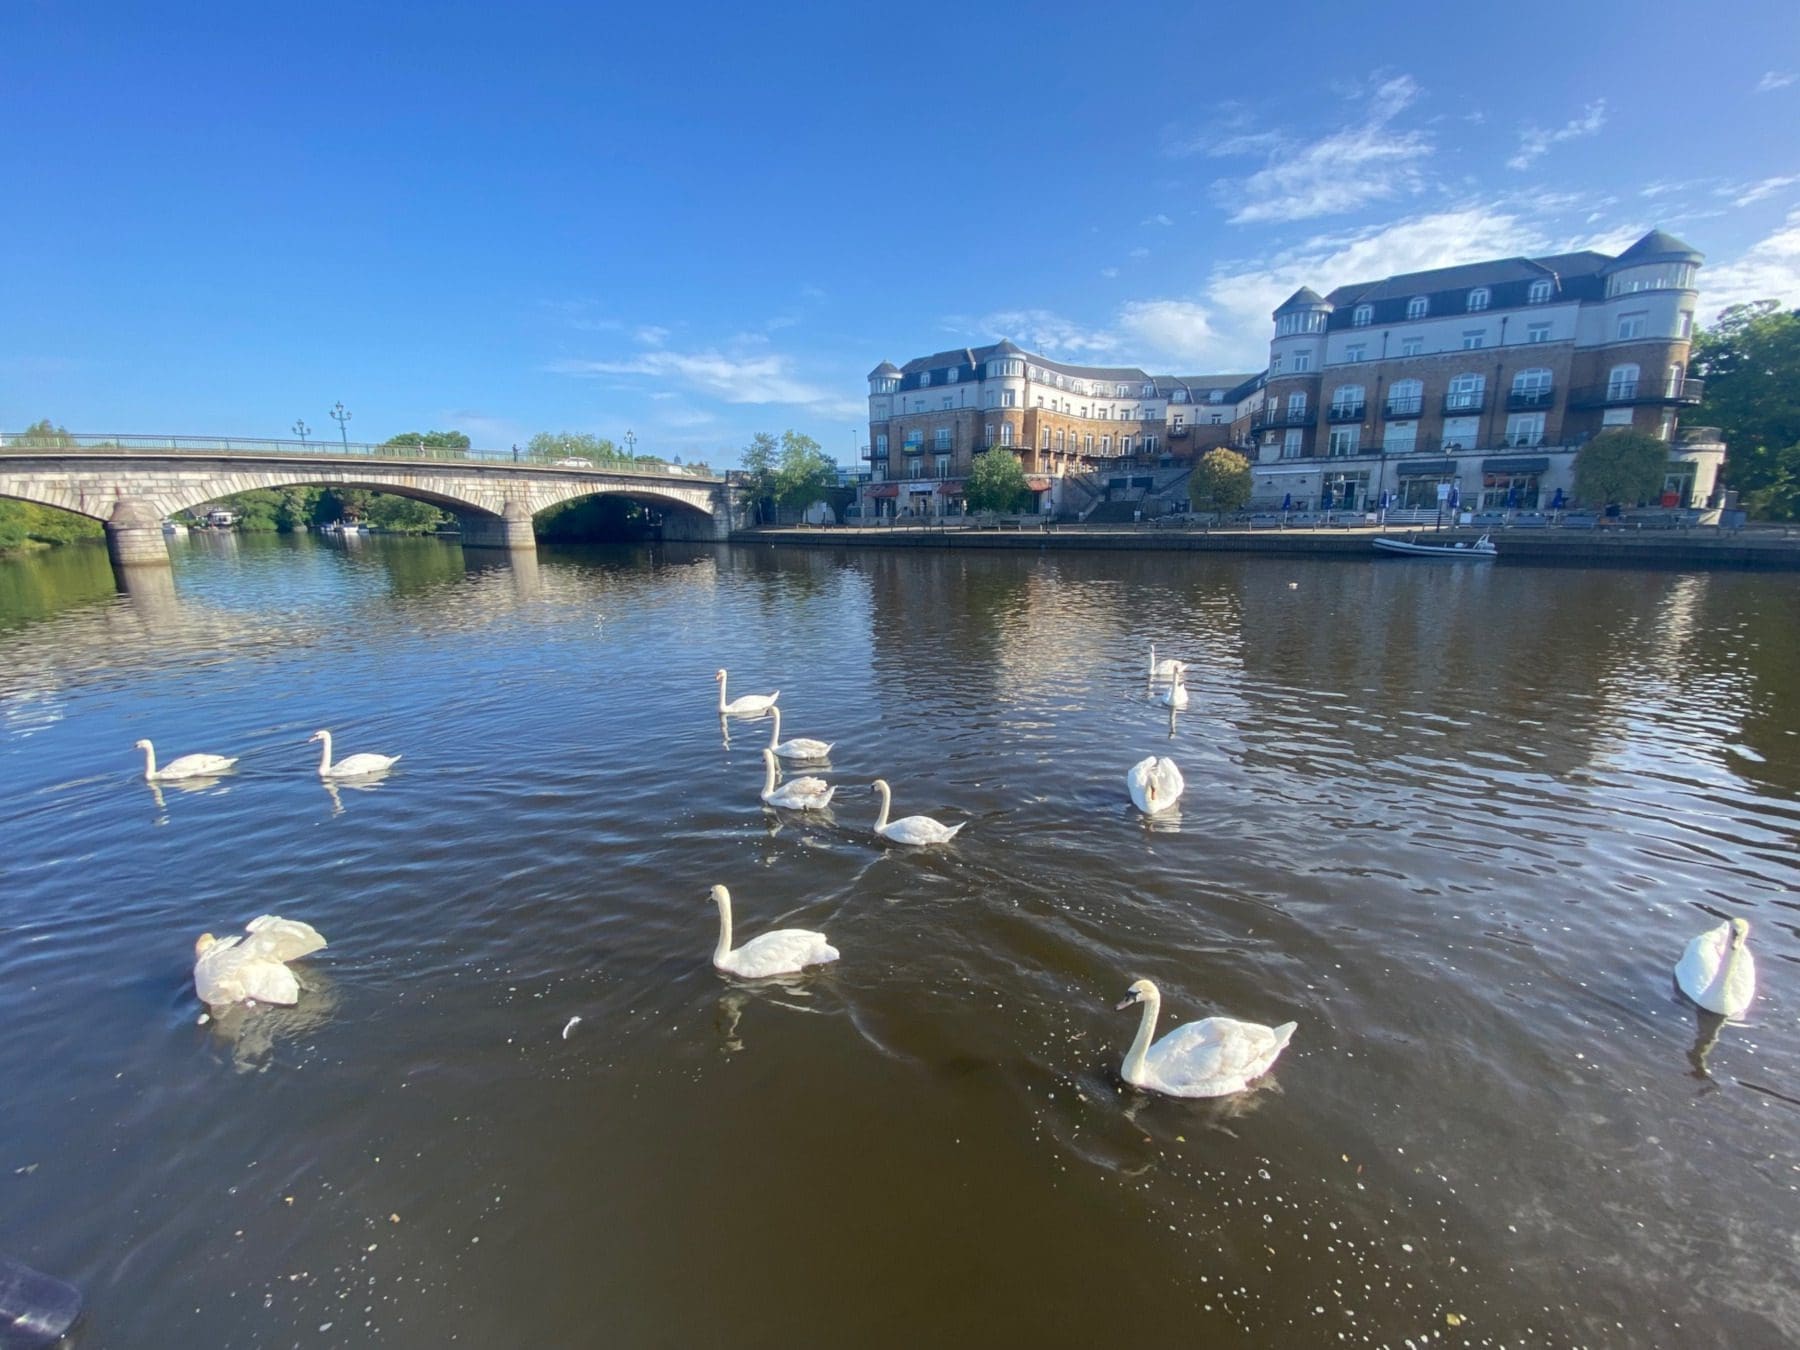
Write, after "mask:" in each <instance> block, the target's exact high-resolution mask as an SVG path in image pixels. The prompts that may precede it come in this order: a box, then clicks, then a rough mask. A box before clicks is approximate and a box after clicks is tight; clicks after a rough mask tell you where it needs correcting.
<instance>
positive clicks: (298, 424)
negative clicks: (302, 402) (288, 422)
mask: <svg viewBox="0 0 1800 1350" xmlns="http://www.w3.org/2000/svg"><path fill="white" fill-rule="evenodd" d="M294 434H295V435H296V436H298V437H299V438H300V444H302V445H305V444H306V438H307V437H308V436H310V435H311V434H312V428H311V427H309V426H307V425H306V419H305V418H304V417H298V418H295V419H294Z"/></svg>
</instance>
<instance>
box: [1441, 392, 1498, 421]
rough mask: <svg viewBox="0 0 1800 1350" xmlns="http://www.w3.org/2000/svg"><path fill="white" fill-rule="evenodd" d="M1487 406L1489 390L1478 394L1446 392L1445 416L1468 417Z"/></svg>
mask: <svg viewBox="0 0 1800 1350" xmlns="http://www.w3.org/2000/svg"><path fill="white" fill-rule="evenodd" d="M1485 407H1487V391H1486V390H1483V391H1482V392H1480V393H1477V394H1445V395H1444V416H1445V417H1467V416H1469V414H1471V413H1478V412H1480V411H1481V410H1482V409H1483V408H1485Z"/></svg>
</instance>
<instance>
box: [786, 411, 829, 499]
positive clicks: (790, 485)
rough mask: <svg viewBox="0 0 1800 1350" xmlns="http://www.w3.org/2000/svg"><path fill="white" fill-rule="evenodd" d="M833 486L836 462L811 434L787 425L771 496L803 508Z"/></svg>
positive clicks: (822, 495) (821, 496)
mask: <svg viewBox="0 0 1800 1350" xmlns="http://www.w3.org/2000/svg"><path fill="white" fill-rule="evenodd" d="M836 486H837V465H836V463H834V462H833V461H832V459H831V457H830V456H829V455H827V454H826V453H825V452H824V451H823V450H822V449H820V448H819V443H818V442H817V441H815V440H814V439H813V438H812V437H811V436H803V435H801V434H800V433H799V432H797V431H794V430H792V429H791V428H790V429H789V430H787V431H784V432H782V433H781V460H780V462H779V464H778V465H777V466H776V469H775V500H776V501H777V502H779V503H780V504H781V505H783V506H785V507H787V508H788V509H789V510H790V511H804V510H805V509H806V508H807V507H809V506H811V505H812V504H813V503H814V502H816V501H819V500H820V499H822V498H823V497H824V496H825V494H826V493H828V492H829V491H830V490H831V489H832V488H834V487H836Z"/></svg>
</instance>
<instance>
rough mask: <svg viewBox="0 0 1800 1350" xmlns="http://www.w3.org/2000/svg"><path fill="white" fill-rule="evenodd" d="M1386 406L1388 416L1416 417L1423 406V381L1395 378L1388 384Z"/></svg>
mask: <svg viewBox="0 0 1800 1350" xmlns="http://www.w3.org/2000/svg"><path fill="white" fill-rule="evenodd" d="M1387 407H1388V413H1389V415H1390V416H1396V417H1417V416H1418V415H1419V413H1420V412H1422V411H1423V410H1424V407H1425V384H1424V381H1422V380H1395V381H1394V382H1393V384H1391V385H1389V386H1388V399H1387ZM1390 439H1391V437H1390Z"/></svg>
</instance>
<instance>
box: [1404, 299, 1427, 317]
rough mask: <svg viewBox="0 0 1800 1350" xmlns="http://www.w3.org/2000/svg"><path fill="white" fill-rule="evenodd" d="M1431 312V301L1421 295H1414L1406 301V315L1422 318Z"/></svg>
mask: <svg viewBox="0 0 1800 1350" xmlns="http://www.w3.org/2000/svg"><path fill="white" fill-rule="evenodd" d="M1430 312H1431V302H1430V301H1429V300H1427V299H1426V298H1425V297H1424V296H1422V295H1415V296H1414V297H1413V298H1412V299H1410V300H1408V301H1407V302H1406V317H1407V318H1409V319H1422V318H1424V317H1425V316H1426V315H1427V314H1429V313H1430Z"/></svg>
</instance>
